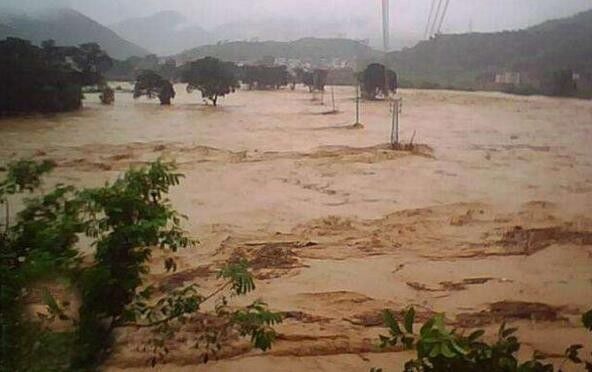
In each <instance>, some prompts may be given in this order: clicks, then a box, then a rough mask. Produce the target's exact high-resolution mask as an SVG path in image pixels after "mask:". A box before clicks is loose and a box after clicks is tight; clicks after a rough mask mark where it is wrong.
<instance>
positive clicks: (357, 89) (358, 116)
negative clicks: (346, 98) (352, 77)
mask: <svg viewBox="0 0 592 372" xmlns="http://www.w3.org/2000/svg"><path fill="white" fill-rule="evenodd" d="M356 124H360V86H359V85H356Z"/></svg>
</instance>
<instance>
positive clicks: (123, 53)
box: [0, 8, 150, 59]
mask: <svg viewBox="0 0 592 372" xmlns="http://www.w3.org/2000/svg"><path fill="white" fill-rule="evenodd" d="M6 37H18V38H22V39H26V40H30V41H31V42H33V43H34V44H40V43H41V42H42V41H44V40H48V39H53V40H55V41H56V43H57V44H58V45H79V44H83V43H89V42H96V43H98V44H99V45H101V47H102V48H103V49H104V50H105V51H106V52H107V53H108V54H109V55H110V56H112V57H114V58H119V59H124V58H128V57H131V56H144V55H147V54H150V52H149V51H148V50H146V49H144V48H142V47H139V46H138V45H135V44H133V43H131V42H129V41H127V40H124V39H123V38H121V37H120V36H119V35H117V34H116V33H115V32H113V31H112V30H110V29H109V28H107V27H105V26H103V25H101V24H100V23H98V22H96V21H94V20H92V19H91V18H89V17H87V16H85V15H84V14H82V13H80V12H78V11H76V10H73V9H68V8H53V9H45V10H39V11H34V12H29V13H24V12H20V13H19V12H14V11H10V10H0V38H1V39H5V38H6Z"/></svg>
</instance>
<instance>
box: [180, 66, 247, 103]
mask: <svg viewBox="0 0 592 372" xmlns="http://www.w3.org/2000/svg"><path fill="white" fill-rule="evenodd" d="M235 71H236V65H235V64H234V63H232V62H222V61H220V60H219V59H216V58H213V57H205V58H202V59H198V60H197V61H194V62H191V63H190V64H189V65H188V66H186V67H185V70H184V71H183V78H182V82H184V83H187V92H189V93H191V92H192V91H194V90H199V91H200V92H201V96H202V97H203V98H206V99H209V100H210V101H212V104H213V105H214V106H216V104H217V102H218V97H224V96H225V95H227V94H229V93H233V92H234V91H235V90H236V89H237V88H238V87H239V82H238V80H237V77H236V72H235Z"/></svg>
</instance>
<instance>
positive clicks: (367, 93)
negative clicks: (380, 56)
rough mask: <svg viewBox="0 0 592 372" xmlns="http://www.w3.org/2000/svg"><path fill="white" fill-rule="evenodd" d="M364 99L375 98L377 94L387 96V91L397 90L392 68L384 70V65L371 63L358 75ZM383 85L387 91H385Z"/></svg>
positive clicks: (394, 91) (395, 76)
mask: <svg viewBox="0 0 592 372" xmlns="http://www.w3.org/2000/svg"><path fill="white" fill-rule="evenodd" d="M358 79H359V82H360V85H361V88H362V97H363V98H364V99H371V100H372V99H376V96H377V95H378V94H382V95H383V96H387V95H388V93H389V92H392V93H396V92H397V74H396V73H395V72H394V71H392V70H387V71H386V77H385V68H384V65H381V64H379V63H372V64H370V65H368V66H367V67H366V69H365V70H364V71H362V72H361V73H360V75H359V78H358ZM385 86H386V89H387V91H386V92H385Z"/></svg>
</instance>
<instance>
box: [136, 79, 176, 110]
mask: <svg viewBox="0 0 592 372" xmlns="http://www.w3.org/2000/svg"><path fill="white" fill-rule="evenodd" d="M141 96H146V97H148V98H149V99H152V98H154V97H158V99H160V103H161V104H162V105H170V104H171V99H172V98H175V89H174V88H173V84H171V82H170V81H168V80H166V79H164V78H163V77H162V76H160V75H159V74H157V73H156V72H154V71H151V70H144V71H141V72H140V73H139V74H138V77H137V78H136V85H135V86H134V98H139V97H141Z"/></svg>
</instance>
